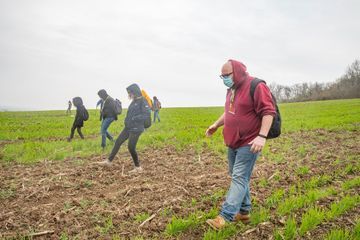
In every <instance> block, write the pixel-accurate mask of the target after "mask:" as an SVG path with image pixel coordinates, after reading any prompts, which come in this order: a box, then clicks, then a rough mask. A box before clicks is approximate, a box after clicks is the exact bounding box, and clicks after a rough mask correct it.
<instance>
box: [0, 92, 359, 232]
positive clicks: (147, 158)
mask: <svg viewBox="0 0 360 240" xmlns="http://www.w3.org/2000/svg"><path fill="white" fill-rule="evenodd" d="M279 107H280V111H281V114H282V119H283V128H282V130H283V134H282V135H281V137H280V138H277V139H273V140H268V141H267V146H266V148H265V149H264V151H263V153H262V157H261V158H260V159H259V160H258V162H257V164H256V167H255V170H254V174H253V178H252V183H251V186H252V192H254V196H253V199H252V202H253V204H254V209H253V212H252V215H251V224H250V225H246V226H245V225H242V224H230V225H229V226H228V227H226V228H225V229H224V230H222V231H220V232H215V231H213V230H211V229H210V228H208V227H207V226H206V224H205V220H206V218H208V217H213V216H216V214H217V211H218V209H219V206H220V204H221V202H222V198H223V197H224V195H225V193H226V190H227V188H228V184H229V179H228V178H227V177H226V168H227V164H226V147H225V146H224V144H223V139H222V134H221V130H220V129H219V131H218V132H217V133H216V134H215V135H214V136H213V137H212V138H206V137H205V135H204V133H205V130H206V128H207V127H208V126H209V125H210V124H212V123H213V122H214V121H215V120H216V119H217V118H218V117H219V116H220V114H222V111H223V108H222V107H208V108H165V109H162V110H161V113H160V117H161V123H155V124H154V125H153V126H151V128H149V129H148V130H146V132H145V133H144V134H143V135H142V136H141V138H140V141H139V153H140V156H141V159H142V161H143V162H144V164H145V166H146V167H147V168H148V169H149V172H145V175H144V177H143V178H140V179H139V178H132V177H129V176H126V174H125V175H124V174H123V172H124V167H125V168H130V167H131V164H132V163H131V162H129V161H128V160H126V161H124V160H123V159H128V158H129V157H128V153H127V149H126V147H123V148H122V149H121V153H120V160H116V164H117V165H115V167H114V168H113V170H106V171H104V170H103V169H101V168H98V167H94V166H93V165H92V163H93V162H94V161H95V160H94V159H99V158H100V159H101V158H102V157H106V156H107V154H108V153H109V152H110V150H111V147H112V144H111V143H108V144H109V146H108V147H107V148H106V149H105V152H102V150H101V147H100V136H99V135H100V134H99V131H100V122H99V120H98V118H99V113H98V112H97V111H95V110H91V111H90V114H91V115H90V119H89V121H87V122H85V127H84V129H83V133H84V135H85V140H81V139H80V138H79V137H78V136H77V133H75V138H74V140H73V141H72V142H70V143H69V142H67V141H66V138H67V137H68V135H69V133H70V127H71V125H72V121H73V119H74V118H73V116H67V115H66V114H65V111H44V112H2V113H0V162H1V166H2V172H1V178H0V180H1V182H2V183H1V185H0V186H1V192H0V193H1V194H0V200H1V201H2V204H1V205H0V207H3V208H4V209H5V208H6V207H7V206H10V207H9V209H8V210H4V211H3V212H0V213H3V214H4V216H12V218H11V219H12V220H11V221H9V220H8V219H10V217H3V218H1V216H0V221H6V222H7V224H8V225H6V226H10V227H6V228H5V227H3V228H1V227H0V237H4V236H18V237H19V236H22V237H24V236H29V235H28V234H29V232H30V233H32V232H39V231H40V232H41V231H43V230H49V229H54V228H55V233H53V234H56V236H58V237H59V238H61V239H83V238H86V237H89V236H90V238H96V239H268V238H270V237H272V239H360V207H359V206H360V196H359V192H360V176H359V173H360V161H359V160H360V147H359V142H360V131H359V130H360V99H351V100H336V101H319V102H304V103H289V104H280V105H279ZM125 114H126V111H125V112H124V113H123V114H122V115H121V116H120V118H119V120H118V121H117V122H115V123H113V124H112V125H111V128H110V132H111V133H113V134H114V135H118V134H119V133H120V131H121V129H122V127H123V119H124V116H125ZM52 160H56V161H52ZM49 162H50V163H49ZM49 164H50V167H47V166H48V165H49ZM146 164H147V165H146ZM44 166H45V167H46V168H45V170H44V171H43V169H44ZM157 167H158V168H157ZM151 168H153V170H151ZM25 169H26V171H25ZM42 171H43V172H42ZM103 174H105V175H106V174H108V176H110V177H109V178H105V179H104V177H103ZM146 174H148V175H146ZM15 176H21V177H15ZM59 176H60V177H59ZM114 179H117V181H115V180H114ZM164 179H166V181H165V180H164ZM189 179H191V180H189ZM42 183H47V184H48V186H50V187H48V188H47V191H45V190H44V191H45V192H44V193H43V192H42V191H43V190H39V189H43V188H46V186H43V185H42ZM29 186H30V187H29ZM27 187H28V189H27ZM49 188H50V190H49ZM57 188H60V189H62V190H57V191H54V192H52V194H53V195H51V194H49V193H48V192H49V191H50V192H51V190H53V189H57ZM149 189H150V190H151V191H152V193H151V194H150V193H148V194H144V192H145V193H146V191H148V190H149ZM174 189H177V190H176V191H175V190H174ZM150 190H149V191H150ZM39 192H41V194H43V195H41V196H37V195H38V194H39ZM60 192H61V193H60ZM98 192H100V193H101V194H100V195H99V196H98ZM134 192H135V193H137V194H134V195H132V194H133V193H134ZM63 194H65V195H63ZM157 194H158V196H161V197H157ZM113 195H116V196H117V197H114V198H112V197H108V196H113ZM29 196H30V197H29ZM34 196H37V200H36V201H38V202H39V204H40V203H41V204H44V206H45V207H44V208H46V207H49V206H50V205H51V204H54V205H51V207H49V212H53V214H54V215H56V217H58V215H57V214H55V213H57V212H62V214H60V215H59V216H62V217H63V218H65V219H68V221H69V222H66V221H65V222H61V217H59V218H60V220H59V221H60V222H58V223H57V225H56V224H53V223H51V221H52V220H51V219H53V217H52V215H51V214H45V213H44V215H43V217H41V218H40V217H39V218H38V219H36V221H37V222H38V223H42V222H43V221H45V222H49V221H50V223H43V224H40V225H36V224H35V223H32V222H34V221H35V220H32V219H31V218H30V217H27V216H32V215H31V209H33V208H34V207H33V205H31V201H30V200H31V199H32V198H34ZM118 196H121V197H118ZM150 196H151V197H150ZM177 197H179V198H177ZM24 199H25V200H24ZM56 199H62V200H59V202H57V201H58V200H56ZM139 199H140V200H141V199H142V200H143V202H141V201H140V200H139ZM144 199H145V200H144ZM52 201H56V203H53V202H52ZM130 205H131V206H132V207H131V209H130V210H129V209H126V207H127V206H130ZM115 206H122V207H120V209H118V210H114V208H116V207H115ZM155 206H156V207H155ZM124 209H125V210H124ZM39 211H40V210H39ZM14 212H15V215H14ZM129 212H130V213H129ZM39 214H40V213H39ZM19 215H21V216H19ZM22 215H23V216H22ZM40 215H41V214H40ZM152 215H153V216H154V217H153V220H152V221H149V222H150V223H148V222H146V223H144V224H145V226H147V225H149V226H147V228H145V229H144V230H142V231H139V230H138V229H139V228H140V227H139V225H140V224H141V223H142V222H144V221H145V220H146V219H148V218H149V217H150V216H152ZM21 218H22V219H21ZM47 218H48V219H47ZM16 219H20V220H18V221H23V220H24V221H25V220H26V221H27V222H29V223H28V224H24V223H22V224H20V222H19V223H17V224H14V223H16V222H17V220H16ZM71 219H72V220H71ZM73 219H78V220H76V221H79V224H78V225H77V226H75V225H73V224H72V222H73ZM60 223H61V224H60ZM44 226H45V228H44ZM55 226H57V227H55ZM46 227H47V228H49V229H47V228H46ZM29 229H30V230H29ZM1 232H4V235H1V234H2V233H1ZM242 237H243V238H242Z"/></svg>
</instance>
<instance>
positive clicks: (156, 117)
mask: <svg viewBox="0 0 360 240" xmlns="http://www.w3.org/2000/svg"><path fill="white" fill-rule="evenodd" d="M156 119H158V121H159V122H160V116H159V110H155V111H154V122H156Z"/></svg>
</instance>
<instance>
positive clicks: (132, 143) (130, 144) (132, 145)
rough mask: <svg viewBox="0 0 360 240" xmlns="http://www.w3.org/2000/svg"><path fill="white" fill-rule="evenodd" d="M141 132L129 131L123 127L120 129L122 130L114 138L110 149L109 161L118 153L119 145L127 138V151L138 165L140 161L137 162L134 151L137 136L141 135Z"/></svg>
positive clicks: (138, 165)
mask: <svg viewBox="0 0 360 240" xmlns="http://www.w3.org/2000/svg"><path fill="white" fill-rule="evenodd" d="M141 133H142V132H129V130H128V129H126V128H124V129H123V130H122V132H121V133H120V135H119V137H118V138H117V139H116V142H115V145H114V148H113V149H112V151H111V153H110V156H109V161H112V160H113V159H114V158H115V156H116V154H117V153H118V151H119V149H120V147H121V145H122V144H123V143H124V142H125V141H126V140H127V139H129V142H128V149H129V152H130V154H131V157H132V159H133V161H134V165H135V166H136V167H140V162H139V158H138V155H137V152H136V144H137V142H138V140H139V137H140V135H141Z"/></svg>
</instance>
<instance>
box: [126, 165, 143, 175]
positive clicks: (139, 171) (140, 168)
mask: <svg viewBox="0 0 360 240" xmlns="http://www.w3.org/2000/svg"><path fill="white" fill-rule="evenodd" d="M142 172H143V169H142V167H135V168H134V169H133V170H131V171H129V174H136V173H142Z"/></svg>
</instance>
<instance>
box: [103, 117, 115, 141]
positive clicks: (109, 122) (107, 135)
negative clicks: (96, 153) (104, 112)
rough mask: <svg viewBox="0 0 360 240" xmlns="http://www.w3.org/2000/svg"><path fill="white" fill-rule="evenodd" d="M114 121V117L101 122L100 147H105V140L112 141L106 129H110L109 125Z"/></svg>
mask: <svg viewBox="0 0 360 240" xmlns="http://www.w3.org/2000/svg"><path fill="white" fill-rule="evenodd" d="M114 120H115V118H114V117H109V118H104V119H103V120H102V122H101V147H103V148H104V147H105V146H106V138H108V139H110V140H111V141H112V140H113V137H112V136H111V134H110V133H109V132H108V128H109V127H110V124H111V123H112V122H113V121H114Z"/></svg>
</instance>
